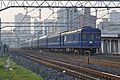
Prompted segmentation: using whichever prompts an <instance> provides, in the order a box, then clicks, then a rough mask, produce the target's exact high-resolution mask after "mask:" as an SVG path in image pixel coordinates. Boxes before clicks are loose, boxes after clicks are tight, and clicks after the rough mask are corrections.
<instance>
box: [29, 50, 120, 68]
mask: <svg viewBox="0 0 120 80" xmlns="http://www.w3.org/2000/svg"><path fill="white" fill-rule="evenodd" d="M28 52H29V51H28ZM30 53H31V52H30ZM33 53H35V51H33ZM35 55H38V54H35ZM50 56H53V55H50ZM66 57H67V58H66ZM60 58H62V59H63V60H64V59H67V60H70V61H81V62H83V63H86V64H88V63H89V64H97V65H101V66H105V67H111V68H120V62H113V61H107V60H99V59H95V58H93V57H89V62H88V57H84V56H79V57H78V56H72V57H71V56H70V55H67V56H64V57H63V56H62V57H60Z"/></svg>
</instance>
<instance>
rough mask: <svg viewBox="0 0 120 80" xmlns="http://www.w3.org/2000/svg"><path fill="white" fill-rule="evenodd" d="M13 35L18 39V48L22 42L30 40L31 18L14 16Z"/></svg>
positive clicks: (21, 14) (28, 16) (20, 15)
mask: <svg viewBox="0 0 120 80" xmlns="http://www.w3.org/2000/svg"><path fill="white" fill-rule="evenodd" d="M15 23H16V24H15V28H14V34H15V36H16V38H17V39H18V47H20V46H19V44H20V42H21V41H22V40H26V39H30V36H31V24H30V23H31V16H30V15H24V14H23V13H18V14H17V15H15Z"/></svg>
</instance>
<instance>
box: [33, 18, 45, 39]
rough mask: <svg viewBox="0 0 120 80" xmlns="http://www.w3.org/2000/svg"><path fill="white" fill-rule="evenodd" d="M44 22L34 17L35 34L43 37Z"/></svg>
mask: <svg viewBox="0 0 120 80" xmlns="http://www.w3.org/2000/svg"><path fill="white" fill-rule="evenodd" d="M43 32H44V31H43V22H42V21H41V20H39V19H37V18H35V19H34V36H35V37H41V36H43Z"/></svg>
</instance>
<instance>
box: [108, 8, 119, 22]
mask: <svg viewBox="0 0 120 80" xmlns="http://www.w3.org/2000/svg"><path fill="white" fill-rule="evenodd" d="M109 18H110V22H112V23H114V24H118V23H120V12H116V10H112V11H111V12H110V16H109Z"/></svg>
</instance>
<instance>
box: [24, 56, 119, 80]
mask: <svg viewBox="0 0 120 80" xmlns="http://www.w3.org/2000/svg"><path fill="white" fill-rule="evenodd" d="M24 56H25V57H27V58H29V59H32V60H35V61H37V62H40V63H42V64H45V65H47V66H50V67H53V68H56V69H60V70H62V71H63V70H64V71H66V72H68V73H69V74H71V75H74V76H76V77H77V78H79V79H83V80H101V79H106V80H120V76H116V75H113V74H109V73H105V72H101V71H97V70H93V69H89V68H84V67H80V66H76V65H72V64H68V63H64V62H60V61H56V60H51V59H48V58H44V57H38V56H35V55H32V54H24ZM91 76H92V77H91Z"/></svg>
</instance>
